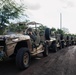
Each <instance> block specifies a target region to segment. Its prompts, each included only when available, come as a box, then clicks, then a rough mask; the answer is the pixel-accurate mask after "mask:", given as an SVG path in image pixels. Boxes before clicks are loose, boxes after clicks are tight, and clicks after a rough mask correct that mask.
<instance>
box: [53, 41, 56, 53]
mask: <svg viewBox="0 0 76 75" xmlns="http://www.w3.org/2000/svg"><path fill="white" fill-rule="evenodd" d="M52 50H53V52H57V46H56V42H54V43H53V44H52Z"/></svg>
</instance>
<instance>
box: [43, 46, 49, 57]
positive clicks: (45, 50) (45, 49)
mask: <svg viewBox="0 0 76 75" xmlns="http://www.w3.org/2000/svg"><path fill="white" fill-rule="evenodd" d="M48 54H49V50H48V45H45V47H44V52H43V56H44V57H46V56H48Z"/></svg>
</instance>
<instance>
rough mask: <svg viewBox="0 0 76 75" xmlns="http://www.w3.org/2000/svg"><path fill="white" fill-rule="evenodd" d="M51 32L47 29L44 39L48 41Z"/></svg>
mask: <svg viewBox="0 0 76 75" xmlns="http://www.w3.org/2000/svg"><path fill="white" fill-rule="evenodd" d="M50 34H51V30H50V29H49V28H46V29H45V39H46V40H50Z"/></svg>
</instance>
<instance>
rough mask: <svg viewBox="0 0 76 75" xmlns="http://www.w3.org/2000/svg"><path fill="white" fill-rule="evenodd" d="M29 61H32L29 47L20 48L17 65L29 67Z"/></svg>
mask: <svg viewBox="0 0 76 75" xmlns="http://www.w3.org/2000/svg"><path fill="white" fill-rule="evenodd" d="M26 57H27V58H26ZM25 58H26V60H25ZM25 61H26V62H25ZM29 63H30V53H29V50H28V48H21V49H19V51H18V52H17V55H16V65H17V66H18V67H19V68H20V69H26V68H28V67H29Z"/></svg>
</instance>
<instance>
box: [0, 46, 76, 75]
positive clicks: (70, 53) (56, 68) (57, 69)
mask: <svg viewBox="0 0 76 75" xmlns="http://www.w3.org/2000/svg"><path fill="white" fill-rule="evenodd" d="M0 75H76V46H70V47H66V48H64V49H61V50H59V51H58V52H56V53H49V56H47V57H43V56H42V54H39V55H38V56H37V57H36V58H33V59H32V60H31V64H30V67H29V68H28V69H26V70H19V69H18V68H17V67H16V64H15V61H14V60H8V61H4V62H0Z"/></svg>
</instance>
